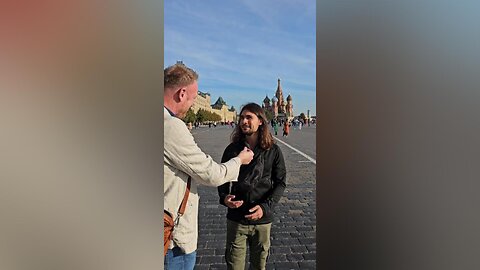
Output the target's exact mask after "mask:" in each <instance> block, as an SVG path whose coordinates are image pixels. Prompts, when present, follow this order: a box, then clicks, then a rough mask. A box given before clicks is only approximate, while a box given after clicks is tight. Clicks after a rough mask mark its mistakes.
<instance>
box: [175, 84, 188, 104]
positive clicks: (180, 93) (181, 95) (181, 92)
mask: <svg viewBox="0 0 480 270" xmlns="http://www.w3.org/2000/svg"><path fill="white" fill-rule="evenodd" d="M186 96H187V89H186V88H185V87H182V88H180V89H178V90H177V97H178V100H179V101H182V100H184V99H185V98H186Z"/></svg>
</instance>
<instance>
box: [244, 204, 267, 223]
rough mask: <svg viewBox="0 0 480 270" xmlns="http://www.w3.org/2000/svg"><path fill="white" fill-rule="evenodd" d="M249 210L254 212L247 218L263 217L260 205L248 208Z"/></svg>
mask: <svg viewBox="0 0 480 270" xmlns="http://www.w3.org/2000/svg"><path fill="white" fill-rule="evenodd" d="M248 212H250V213H252V212H253V213H252V214H250V215H246V216H245V218H246V219H248V220H257V219H261V218H262V217H263V210H262V207H260V205H255V206H254V207H253V208H252V209H250V210H248Z"/></svg>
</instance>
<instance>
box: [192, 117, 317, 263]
mask: <svg viewBox="0 0 480 270" xmlns="http://www.w3.org/2000/svg"><path fill="white" fill-rule="evenodd" d="M304 130H305V129H302V132H303V131H304ZM231 132H232V129H229V128H227V127H222V126H217V128H216V129H213V128H212V129H210V130H209V129H208V127H207V128H200V129H196V130H194V132H192V133H195V134H194V138H195V141H196V142H197V144H198V145H199V146H200V148H202V150H203V151H205V152H206V153H207V154H209V155H211V156H212V158H213V159H214V160H216V161H217V162H219V161H220V159H221V156H222V154H223V150H224V148H225V147H226V146H227V144H228V140H229V139H228V138H229V136H230V134H231ZM294 136H302V133H297V135H295V131H293V132H292V136H289V137H288V138H283V140H285V141H286V142H287V143H289V144H291V145H292V146H294V147H296V148H298V149H301V150H302V143H303V145H308V147H309V149H307V150H303V151H304V152H305V153H313V154H314V153H315V141H314V139H313V141H305V140H303V139H300V140H298V142H297V141H296V139H295V138H294ZM298 138H301V137H298ZM280 139H282V138H281V137H280ZM279 146H280V148H281V150H282V152H283V154H284V158H285V165H286V167H287V188H286V190H285V193H284V196H283V197H282V198H281V200H280V202H279V203H278V204H277V205H276V206H275V208H274V215H275V219H274V221H273V224H272V235H271V250H270V251H271V252H270V256H269V258H268V261H267V269H315V258H314V257H315V252H316V246H315V239H316V238H315V230H316V226H315V224H316V209H315V182H316V179H315V175H316V174H315V165H314V164H311V163H299V162H298V161H300V160H304V158H303V157H301V156H300V155H298V154H297V153H294V151H293V150H291V149H290V148H287V147H285V146H284V145H283V144H281V143H279ZM304 148H305V147H304ZM311 149H313V151H311ZM312 157H313V158H315V155H314V156H312ZM198 194H199V196H200V205H199V215H198V220H199V225H198V228H199V238H198V250H197V262H196V266H195V269H200V270H202V269H226V265H225V261H224V253H225V239H226V213H227V208H226V207H224V206H222V205H220V204H219V202H218V194H217V189H216V188H212V187H205V186H199V187H198ZM287 255H288V257H287ZM300 256H301V257H300ZM305 256H306V257H305ZM307 258H308V259H307ZM288 259H290V261H287V260H288ZM247 260H248V255H247ZM246 267H248V261H247V264H246Z"/></svg>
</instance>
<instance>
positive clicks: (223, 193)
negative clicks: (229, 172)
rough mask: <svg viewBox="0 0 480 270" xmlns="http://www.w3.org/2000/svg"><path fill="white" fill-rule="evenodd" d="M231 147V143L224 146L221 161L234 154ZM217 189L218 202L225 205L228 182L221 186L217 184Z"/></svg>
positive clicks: (228, 187)
mask: <svg viewBox="0 0 480 270" xmlns="http://www.w3.org/2000/svg"><path fill="white" fill-rule="evenodd" d="M232 148H233V145H229V146H227V148H225V151H223V155H222V162H225V161H227V160H229V159H231V158H232V156H234V152H233V150H232ZM217 189H218V197H219V203H220V204H221V205H224V206H227V205H225V197H227V195H228V193H229V189H230V182H228V183H225V184H223V185H221V186H218V188H217Z"/></svg>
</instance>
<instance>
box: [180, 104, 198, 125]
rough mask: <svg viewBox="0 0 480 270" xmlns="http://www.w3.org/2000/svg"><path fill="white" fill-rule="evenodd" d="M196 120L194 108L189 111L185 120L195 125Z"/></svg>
mask: <svg viewBox="0 0 480 270" xmlns="http://www.w3.org/2000/svg"><path fill="white" fill-rule="evenodd" d="M195 119H196V116H195V113H194V112H193V110H192V108H190V109H188V111H187V114H186V115H185V117H184V118H183V121H184V122H185V123H194V122H195Z"/></svg>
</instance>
